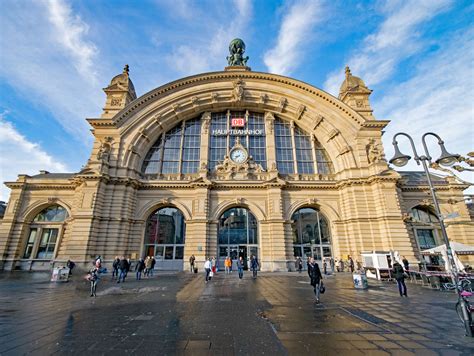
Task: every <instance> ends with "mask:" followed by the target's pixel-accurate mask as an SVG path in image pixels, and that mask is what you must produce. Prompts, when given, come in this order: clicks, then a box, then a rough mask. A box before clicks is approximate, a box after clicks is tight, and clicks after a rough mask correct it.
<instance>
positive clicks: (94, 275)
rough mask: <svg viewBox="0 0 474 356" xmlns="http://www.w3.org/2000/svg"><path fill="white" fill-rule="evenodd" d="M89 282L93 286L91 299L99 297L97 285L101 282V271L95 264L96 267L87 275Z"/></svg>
mask: <svg viewBox="0 0 474 356" xmlns="http://www.w3.org/2000/svg"><path fill="white" fill-rule="evenodd" d="M87 280H88V281H89V282H90V284H91V297H97V295H96V292H97V283H98V282H99V269H98V268H97V266H96V265H95V264H94V267H92V269H91V270H90V271H89V272H88V273H87Z"/></svg>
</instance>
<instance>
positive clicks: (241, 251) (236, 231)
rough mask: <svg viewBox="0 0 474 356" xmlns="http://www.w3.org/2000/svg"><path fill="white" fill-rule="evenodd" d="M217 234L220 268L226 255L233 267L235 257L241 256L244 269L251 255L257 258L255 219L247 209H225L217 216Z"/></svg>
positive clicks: (235, 261)
mask: <svg viewBox="0 0 474 356" xmlns="http://www.w3.org/2000/svg"><path fill="white" fill-rule="evenodd" d="M217 236H218V242H219V246H218V253H219V266H220V268H223V266H224V260H225V259H226V257H227V256H229V257H230V258H231V259H232V263H233V266H234V267H235V264H236V263H237V259H238V258H239V257H242V258H243V260H244V266H245V269H248V260H249V258H250V256H251V255H255V256H257V258H259V256H258V252H259V250H258V231H257V220H256V219H255V217H254V216H253V214H252V213H251V212H250V211H249V210H248V209H246V208H242V207H236V208H231V209H229V210H226V211H225V212H224V213H223V214H222V215H221V217H220V218H219V226H218V231H217Z"/></svg>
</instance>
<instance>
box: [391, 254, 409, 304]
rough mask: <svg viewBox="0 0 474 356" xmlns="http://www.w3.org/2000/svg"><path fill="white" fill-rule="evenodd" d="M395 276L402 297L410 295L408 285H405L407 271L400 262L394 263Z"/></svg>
mask: <svg viewBox="0 0 474 356" xmlns="http://www.w3.org/2000/svg"><path fill="white" fill-rule="evenodd" d="M393 276H394V277H395V279H396V280H397V285H398V291H399V292H400V297H403V296H405V297H408V295H407V286H406V285H405V271H403V267H402V265H401V264H400V263H398V262H395V263H394V264H393Z"/></svg>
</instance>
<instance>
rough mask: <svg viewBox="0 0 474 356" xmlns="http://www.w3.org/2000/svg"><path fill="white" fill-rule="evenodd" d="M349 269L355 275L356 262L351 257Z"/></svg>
mask: <svg viewBox="0 0 474 356" xmlns="http://www.w3.org/2000/svg"><path fill="white" fill-rule="evenodd" d="M349 269H350V270H351V273H354V260H353V259H352V257H351V256H349Z"/></svg>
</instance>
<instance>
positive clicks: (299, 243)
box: [291, 208, 332, 267]
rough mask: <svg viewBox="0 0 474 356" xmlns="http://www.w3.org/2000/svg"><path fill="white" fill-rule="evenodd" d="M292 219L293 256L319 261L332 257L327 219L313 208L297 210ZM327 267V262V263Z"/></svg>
mask: <svg viewBox="0 0 474 356" xmlns="http://www.w3.org/2000/svg"><path fill="white" fill-rule="evenodd" d="M291 220H292V224H291V227H292V231H293V251H294V256H295V258H296V257H301V258H303V262H304V260H305V259H306V258H307V257H314V259H315V260H316V261H317V262H319V263H321V262H322V261H323V259H328V258H332V247H331V234H330V231H329V224H328V221H327V219H326V218H325V217H324V216H323V215H322V214H321V213H320V212H319V211H318V210H316V209H314V208H302V209H299V210H297V211H296V212H295V213H294V214H293V216H292V217H291ZM328 267H329V263H328Z"/></svg>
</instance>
